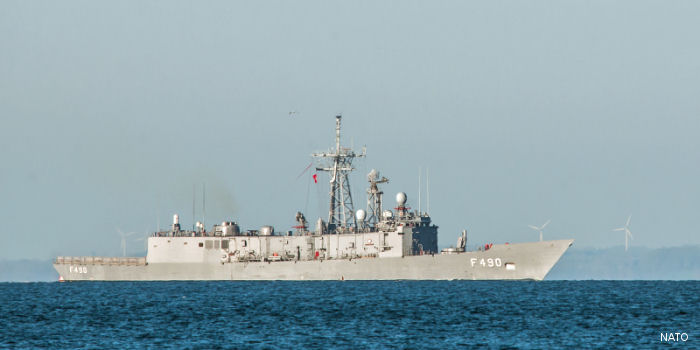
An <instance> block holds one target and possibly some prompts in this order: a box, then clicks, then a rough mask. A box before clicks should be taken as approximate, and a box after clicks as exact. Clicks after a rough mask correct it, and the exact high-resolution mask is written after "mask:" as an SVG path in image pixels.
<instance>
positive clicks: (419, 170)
mask: <svg viewBox="0 0 700 350" xmlns="http://www.w3.org/2000/svg"><path fill="white" fill-rule="evenodd" d="M421 172H423V169H422V168H421V167H418V215H420V212H421V207H420V193H421V189H420V185H421V183H420V182H421V181H420V175H421Z"/></svg>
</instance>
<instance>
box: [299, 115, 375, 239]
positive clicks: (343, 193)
mask: <svg viewBox="0 0 700 350" xmlns="http://www.w3.org/2000/svg"><path fill="white" fill-rule="evenodd" d="M341 118H342V117H341V116H340V115H337V116H336V117H335V150H330V151H327V152H323V153H314V154H312V156H313V157H316V158H324V159H328V160H329V161H330V164H328V165H327V166H326V167H317V168H316V170H317V171H327V172H329V173H330V176H331V181H330V185H331V186H330V187H331V190H330V193H329V194H330V197H331V200H330V208H329V210H328V229H329V231H333V230H335V229H336V228H348V227H357V222H356V219H355V215H354V213H355V212H354V210H353V205H352V194H351V193H350V181H349V179H348V175H349V174H350V172H351V171H353V167H352V161H353V160H354V159H355V158H356V157H364V156H365V149H364V148H363V149H362V153H360V154H356V153H355V152H354V151H353V150H352V149H350V148H346V147H341V146H340V119H341Z"/></svg>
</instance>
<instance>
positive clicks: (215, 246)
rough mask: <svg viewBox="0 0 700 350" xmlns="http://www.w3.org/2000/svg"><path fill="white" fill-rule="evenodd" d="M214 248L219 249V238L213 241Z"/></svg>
mask: <svg viewBox="0 0 700 350" xmlns="http://www.w3.org/2000/svg"><path fill="white" fill-rule="evenodd" d="M214 249H219V240H216V241H214Z"/></svg>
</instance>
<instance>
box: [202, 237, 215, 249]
mask: <svg viewBox="0 0 700 350" xmlns="http://www.w3.org/2000/svg"><path fill="white" fill-rule="evenodd" d="M204 248H206V249H212V248H214V242H213V241H212V240H210V239H208V240H206V241H204Z"/></svg>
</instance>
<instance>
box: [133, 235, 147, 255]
mask: <svg viewBox="0 0 700 350" xmlns="http://www.w3.org/2000/svg"><path fill="white" fill-rule="evenodd" d="M150 236H151V234H150V232H148V231H146V232H144V234H143V236H142V237H141V238H137V239H135V240H134V241H137V242H140V241H143V248H144V249H145V250H146V253H148V237H150Z"/></svg>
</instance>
